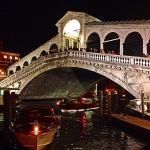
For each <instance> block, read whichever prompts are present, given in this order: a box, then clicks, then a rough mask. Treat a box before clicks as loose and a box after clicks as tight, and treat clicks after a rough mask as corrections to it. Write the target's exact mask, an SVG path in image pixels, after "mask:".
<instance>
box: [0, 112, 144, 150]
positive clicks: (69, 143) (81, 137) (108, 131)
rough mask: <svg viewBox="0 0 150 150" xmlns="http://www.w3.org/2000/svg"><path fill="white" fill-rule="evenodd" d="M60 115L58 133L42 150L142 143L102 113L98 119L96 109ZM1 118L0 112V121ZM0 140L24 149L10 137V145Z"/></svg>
mask: <svg viewBox="0 0 150 150" xmlns="http://www.w3.org/2000/svg"><path fill="white" fill-rule="evenodd" d="M60 117H61V127H60V129H59V131H58V134H57V136H56V138H55V139H54V141H53V143H52V144H50V145H48V146H47V147H46V148H45V149H44V150H139V149H140V148H142V147H144V146H146V143H145V141H144V140H143V139H142V138H140V137H138V136H137V135H136V136H135V135H133V134H131V133H130V132H127V131H124V130H122V129H120V128H119V127H118V126H114V125H111V124H109V123H108V122H107V118H105V117H103V118H102V119H100V118H99V116H98V111H96V110H93V111H85V112H69V113H60ZM2 121H3V115H2V114H1V115H0V124H1V123H2ZM0 127H1V126H0ZM0 136H1V135H0ZM0 139H2V137H1V138H0ZM12 141H13V142H12ZM0 142H1V143H0V147H1V149H0V150H26V149H25V148H23V147H21V146H20V145H19V144H18V143H17V141H15V140H14V137H12V139H11V144H10V145H7V146H6V145H5V144H4V143H2V142H3V141H2V140H1V141H0ZM4 145H5V146H4Z"/></svg>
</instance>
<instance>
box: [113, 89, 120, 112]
mask: <svg viewBox="0 0 150 150" xmlns="http://www.w3.org/2000/svg"><path fill="white" fill-rule="evenodd" d="M118 102H119V96H118V93H117V91H114V93H113V98H112V112H113V113H114V114H116V113H118V109H117V107H118Z"/></svg>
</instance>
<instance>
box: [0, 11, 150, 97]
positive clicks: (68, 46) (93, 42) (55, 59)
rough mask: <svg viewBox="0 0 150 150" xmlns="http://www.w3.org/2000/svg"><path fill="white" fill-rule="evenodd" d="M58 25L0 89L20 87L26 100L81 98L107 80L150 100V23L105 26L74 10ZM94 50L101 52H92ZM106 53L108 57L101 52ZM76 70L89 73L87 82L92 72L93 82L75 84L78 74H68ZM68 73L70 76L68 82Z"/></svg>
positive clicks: (106, 23) (104, 22) (13, 67)
mask: <svg viewBox="0 0 150 150" xmlns="http://www.w3.org/2000/svg"><path fill="white" fill-rule="evenodd" d="M56 26H57V27H58V35H56V36H55V37H53V38H52V39H50V40H49V41H47V42H46V43H44V44H43V45H41V46H40V47H38V48H37V49H35V50H34V51H32V52H31V53H30V54H28V55H27V56H25V57H23V58H22V59H21V60H20V61H18V62H16V63H15V64H14V65H12V66H10V67H9V68H8V71H7V75H8V77H7V78H6V79H4V80H3V81H1V82H0V87H7V88H18V89H19V90H16V91H15V93H16V94H19V95H20V96H21V97H22V99H30V98H41V99H42V98H58V97H65V96H66V95H67V94H69V95H70V96H72V97H78V96H81V95H82V94H83V93H84V92H85V91H86V90H88V87H89V88H90V85H93V84H95V83H97V82H100V81H101V80H103V79H104V78H103V77H105V78H108V79H110V80H112V81H113V82H115V83H117V84H118V85H120V86H121V87H122V88H124V89H125V90H126V91H128V92H129V93H131V94H132V95H133V96H134V97H135V98H140V96H141V91H142V90H144V92H145V93H146V96H149V92H150V91H149V89H150V59H149V57H148V56H147V57H143V53H144V54H149V53H150V20H141V21H139V20H136V21H133V20H132V21H115V22H113V21H110V22H108V21H107V22H106V21H101V20H99V19H98V18H95V17H93V16H90V15H89V14H86V13H83V12H71V11H69V12H68V13H66V15H65V16H63V17H62V18H61V19H60V20H59V21H58V22H57V23H56ZM39 36H40V35H39ZM35 42H36V41H35ZM91 48H92V49H93V50H96V51H92V52H91V51H90V50H91ZM83 49H86V52H83V51H82V50H83ZM101 49H103V50H104V51H105V54H102V53H100V50H101ZM109 51H115V55H114V54H113V55H112V54H108V52H109ZM65 68H66V70H65ZM71 68H72V69H73V68H78V69H81V70H80V71H81V72H82V71H83V70H87V72H86V73H85V72H84V71H83V72H84V73H83V75H84V77H85V78H86V76H88V74H90V73H91V72H93V73H95V77H93V79H92V78H91V77H89V78H88V80H89V82H88V84H87V81H86V80H85V81H84V77H82V79H81V80H80V84H77V82H79V81H78V80H76V82H72V80H71V79H72V77H73V75H68V74H67V73H71V71H70V69H71ZM55 70H57V71H56V72H55ZM60 70H61V71H60ZM88 71H89V72H88ZM51 72H53V73H52V74H51ZM75 74H76V73H75ZM80 74H82V73H80ZM64 75H67V77H68V78H67V81H66V82H65V81H64V78H63V77H64ZM56 76H57V78H56ZM65 79H66V78H65ZM58 80H59V82H58ZM48 81H49V82H48ZM74 81H75V80H74ZM52 85H55V87H54V86H53V87H52ZM67 86H68V88H64V87H67ZM68 89H72V92H71V91H69V90H68ZM35 93H36V94H35Z"/></svg>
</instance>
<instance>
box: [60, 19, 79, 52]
mask: <svg viewBox="0 0 150 150" xmlns="http://www.w3.org/2000/svg"><path fill="white" fill-rule="evenodd" d="M80 32H81V26H80V23H79V21H78V20H76V19H72V20H70V21H68V22H67V23H66V25H65V27H64V30H63V35H64V46H65V47H64V48H65V50H68V49H74V50H77V49H79V46H80V44H79V42H80Z"/></svg>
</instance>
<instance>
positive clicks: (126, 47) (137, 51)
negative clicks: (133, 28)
mask: <svg viewBox="0 0 150 150" xmlns="http://www.w3.org/2000/svg"><path fill="white" fill-rule="evenodd" d="M123 55H128V56H140V57H142V56H143V40H142V36H141V35H140V34H139V33H138V32H132V33H130V34H129V35H128V36H127V37H126V39H125V42H124V44H123Z"/></svg>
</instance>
